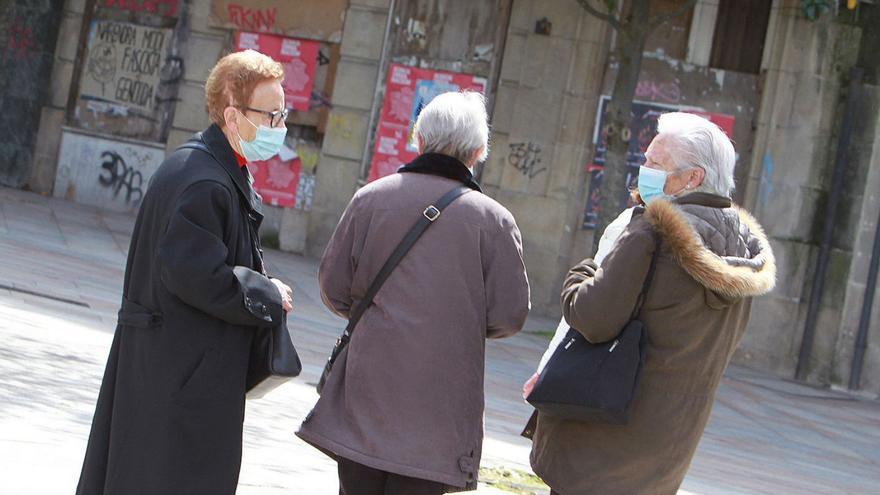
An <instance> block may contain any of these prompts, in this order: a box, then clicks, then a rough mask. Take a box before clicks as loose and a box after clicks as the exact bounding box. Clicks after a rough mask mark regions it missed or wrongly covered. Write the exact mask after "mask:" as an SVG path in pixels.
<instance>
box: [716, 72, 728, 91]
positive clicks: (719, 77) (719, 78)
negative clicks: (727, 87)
mask: <svg viewBox="0 0 880 495" xmlns="http://www.w3.org/2000/svg"><path fill="white" fill-rule="evenodd" d="M725 74H726V72H724V71H723V70H716V71H715V82H716V83H717V84H718V89H724V75H725Z"/></svg>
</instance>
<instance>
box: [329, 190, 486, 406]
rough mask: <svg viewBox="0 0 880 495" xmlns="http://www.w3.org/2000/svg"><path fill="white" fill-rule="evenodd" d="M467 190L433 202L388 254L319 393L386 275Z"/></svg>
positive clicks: (350, 322)
mask: <svg viewBox="0 0 880 495" xmlns="http://www.w3.org/2000/svg"><path fill="white" fill-rule="evenodd" d="M470 190H471V188H469V187H465V186H460V187H456V188H455V189H453V190H451V191H449V192H448V193H446V194H444V195H443V196H442V197H441V198H440V199H438V200H437V202H436V203H434V204H433V205H429V206H428V207H427V208H425V210H424V211H423V212H422V215H421V216H420V217H419V219H418V220H416V223H415V224H414V225H413V226H412V227H411V228H410V229H409V232H407V233H406V235H405V236H404V237H403V240H402V241H400V244H398V245H397V248H396V249H395V250H394V252H393V253H391V256H389V257H388V260H387V261H385V264H384V265H382V269H380V270H379V273H378V274H377V275H376V278H375V279H373V282H372V283H371V284H370V287H369V288H368V289H367V293H366V294H365V295H364V298H363V299H361V301H360V302H359V303H358V304H357V305H356V306H355V307H354V308H353V309H352V311H351V314H350V315H349V319H348V325H346V327H345V330H344V331H343V332H342V335H341V336H340V337H339V338H338V339H336V345H334V346H333V350H332V351H331V352H330V357H329V358H327V364H326V365H324V372H323V373H321V379H320V380H319V381H318V386H317V389H318V393H319V394H320V393H321V390H322V389H323V388H324V383H326V382H327V377H328V376H330V370H331V369H332V368H333V363H335V362H336V359H337V358H338V357H339V355H340V354H342V352H343V351H344V350H345V349H346V347H347V346H348V343H349V342H350V341H351V334H352V332H354V328H355V326H357V324H358V321H360V319H361V316H363V315H364V311H366V310H367V308H368V307H369V306H370V304H372V303H373V298H374V297H376V293H378V292H379V289H381V288H382V284H384V283H385V280H387V279H388V276H389V275H391V272H393V271H394V268H395V267H397V264H398V263H400V260H402V259H403V257H404V256H406V253H407V252H409V250H410V248H412V247H413V245H414V244H415V243H416V241H417V240H419V237H421V236H422V234H424V233H425V231H426V230H428V227H430V226H431V225H432V224H433V223H434V221H435V220H437V218H438V217H439V216H440V212H442V211H443V209H444V208H446V207H447V206H449V204H450V203H452V202H453V201H455V200H456V199H458V198H459V197H460V196H461V195H462V194H464V193H466V192H468V191H470Z"/></svg>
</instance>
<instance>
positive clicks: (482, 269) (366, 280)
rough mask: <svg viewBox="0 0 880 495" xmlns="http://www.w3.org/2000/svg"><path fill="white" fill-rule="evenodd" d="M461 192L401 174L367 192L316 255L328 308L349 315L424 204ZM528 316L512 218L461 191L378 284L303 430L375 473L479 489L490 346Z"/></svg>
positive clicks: (434, 179)
mask: <svg viewBox="0 0 880 495" xmlns="http://www.w3.org/2000/svg"><path fill="white" fill-rule="evenodd" d="M420 160H421V161H423V160H432V161H434V162H449V161H450V160H451V162H450V163H449V166H451V167H458V168H459V169H461V170H462V171H463V173H465V174H466V175H467V177H470V172H467V169H466V168H465V167H464V165H461V164H460V163H459V162H457V161H455V160H452V159H451V158H448V157H443V156H442V155H427V156H426V155H423V156H422V158H421V159H420ZM453 162H454V163H453ZM457 186H461V182H458V181H456V180H451V179H449V178H444V177H438V176H436V175H425V174H421V173H397V174H393V175H391V176H388V177H385V178H383V179H379V180H377V181H375V182H373V183H371V184H369V185H367V186H365V187H364V188H362V189H361V190H359V191H358V192H357V193H356V194H355V196H354V198H353V199H352V200H351V203H350V204H349V205H348V208H347V209H346V211H345V213H344V214H343V217H342V219H341V220H340V222H339V225H338V226H337V227H336V231H335V232H334V234H333V237H332V238H331V240H330V243H329V245H328V246H327V250H326V252H325V253H324V257H323V259H322V260H321V266H320V270H319V273H318V279H319V284H320V287H321V293H322V296H323V299H324V303H325V304H326V305H327V306H328V307H329V308H330V309H331V310H333V311H334V312H335V313H337V314H339V315H340V316H342V317H345V318H347V317H348V314H349V310H350V309H351V308H352V306H353V305H354V304H356V303H357V302H358V301H359V300H360V299H361V298H362V297H363V295H364V294H365V293H366V291H367V287H368V286H369V284H370V282H371V281H372V280H373V278H374V277H375V276H376V274H377V273H378V272H379V269H380V268H381V266H382V265H383V263H384V262H385V260H386V259H387V258H388V256H389V255H390V254H391V252H392V251H393V250H394V249H395V248H396V247H397V245H398V243H399V242H400V240H401V239H402V238H403V236H404V234H405V233H406V232H407V231H408V230H409V229H410V227H411V226H412V225H413V223H414V222H415V221H416V219H417V218H418V217H419V216H420V215H422V212H423V211H424V209H425V207H426V206H428V205H429V204H430V203H431V202H433V201H436V200H437V199H438V198H440V197H441V196H443V195H444V194H445V193H446V192H448V191H450V190H451V189H453V188H455V187H457ZM528 310H529V286H528V281H527V279H526V272H525V267H524V265H523V261H522V247H521V240H520V233H519V230H518V229H517V226H516V223H515V222H514V219H513V216H512V215H511V214H510V213H509V212H508V211H507V210H506V209H505V208H504V207H502V206H501V205H500V204H498V203H497V202H495V201H494V200H492V199H491V198H489V197H488V196H485V195H484V194H482V193H480V192H479V191H476V190H474V191H469V192H467V193H465V194H464V195H463V196H461V197H460V198H458V199H457V200H456V201H455V202H453V203H452V204H451V205H449V206H448V207H447V208H446V209H445V210H444V211H443V213H442V214H441V215H440V217H439V218H438V219H437V220H436V221H435V222H434V223H433V224H432V225H431V227H430V228H429V229H428V230H427V232H425V234H424V235H423V236H422V237H421V238H420V239H419V240H418V241H417V242H416V244H415V246H414V247H413V248H412V250H411V251H410V252H409V253H408V254H407V255H406V257H405V258H404V259H403V260H402V261H401V262H400V264H399V265H398V266H397V268H396V269H395V270H394V272H393V273H392V274H391V276H390V277H389V278H388V280H387V281H386V282H385V285H383V286H382V289H381V290H380V291H379V293H378V294H377V295H376V297H375V299H374V302H373V305H371V306H370V307H369V308H368V309H367V310H366V312H365V313H364V316H363V318H362V319H361V320H360V323H359V324H358V326H357V327H356V328H355V330H354V333H353V337H352V340H351V343H350V345H349V346H348V348H347V350H346V351H344V352H343V353H342V354H341V355H340V357H339V359H338V360H337V361H336V364H335V365H334V368H333V370H332V372H331V374H330V376H329V379H328V380H327V382H326V384H325V386H324V389H323V392H322V394H321V398H320V400H319V401H318V403H317V404H316V405H315V408H314V409H313V411H312V413H311V414H310V415H309V416H307V418H306V420H305V421H304V422H303V425H302V427H301V429H300V430H299V432H298V433H297V434H298V435H299V436H300V437H301V438H303V439H304V440H306V441H307V442H309V443H311V444H313V445H315V446H317V447H319V448H321V449H322V450H325V451H329V452H331V453H333V454H336V455H339V456H341V457H344V458H347V459H350V460H353V461H355V462H358V463H361V464H364V465H367V466H370V467H372V468H375V469H380V470H383V471H388V472H392V473H397V474H401V475H404V476H410V477H414V478H421V479H426V480H432V481H436V482H440V483H444V484H446V485H448V486H450V487H457V488H459V489H462V488H465V487H466V486H467V487H475V485H476V479H477V472H478V468H479V462H480V453H481V448H482V440H483V423H482V420H483V372H484V371H483V370H484V358H485V339H486V338H487V337H489V338H497V337H506V336H509V335H512V334H514V333H515V332H517V331H518V330H519V329H520V328H521V327H522V325H523V324H524V322H525V318H526V315H527V313H528Z"/></svg>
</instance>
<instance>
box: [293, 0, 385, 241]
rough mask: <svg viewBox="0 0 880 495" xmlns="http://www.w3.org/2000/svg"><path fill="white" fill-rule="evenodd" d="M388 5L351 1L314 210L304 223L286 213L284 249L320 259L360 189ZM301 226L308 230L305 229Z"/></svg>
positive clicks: (378, 1)
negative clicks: (357, 190) (362, 159)
mask: <svg viewBox="0 0 880 495" xmlns="http://www.w3.org/2000/svg"><path fill="white" fill-rule="evenodd" d="M389 4H390V0H352V2H351V6H350V7H349V9H348V11H347V12H346V15H345V26H344V28H343V33H342V45H341V47H340V53H341V57H340V60H339V65H338V66H337V73H336V80H335V82H334V88H333V101H332V105H333V107H332V110H331V111H330V116H329V118H328V122H327V129H326V133H325V134H324V143H323V147H322V149H321V157H320V160H319V162H318V166H317V169H316V176H315V194H314V201H313V203H312V211H311V212H310V213H309V214H308V218H307V221H306V220H304V219H303V218H301V217H302V216H303V214H302V213H301V212H295V211H293V210H291V209H287V210H285V212H284V218H283V219H282V225H285V226H287V225H289V226H291V229H290V230H288V229H287V228H282V234H281V244H282V246H285V248H287V247H291V249H292V250H294V251H296V250H297V249H293V248H292V246H300V247H302V246H305V251H306V252H307V253H308V254H310V255H313V256H320V254H321V253H322V252H323V251H324V247H325V246H326V245H327V242H328V241H329V240H330V235H332V233H333V229H334V228H335V227H336V223H337V222H338V221H339V217H340V216H342V211H343V210H344V209H345V206H346V205H347V204H348V201H349V200H350V199H351V196H352V195H353V194H354V192H355V190H356V189H357V187H358V179H359V174H360V166H361V157H362V154H363V150H364V143H365V142H366V140H367V139H368V133H369V127H370V108H371V106H372V103H373V96H374V95H373V93H374V90H375V87H376V76H377V74H378V72H379V59H380V56H381V53H382V47H383V40H384V36H385V25H386V20H387V18H388V10H389ZM288 217H291V218H288ZM293 217H296V218H293ZM303 224H307V229H302V228H301V227H302V225H303ZM293 226H297V227H296V228H294V227H293ZM303 236H307V237H303Z"/></svg>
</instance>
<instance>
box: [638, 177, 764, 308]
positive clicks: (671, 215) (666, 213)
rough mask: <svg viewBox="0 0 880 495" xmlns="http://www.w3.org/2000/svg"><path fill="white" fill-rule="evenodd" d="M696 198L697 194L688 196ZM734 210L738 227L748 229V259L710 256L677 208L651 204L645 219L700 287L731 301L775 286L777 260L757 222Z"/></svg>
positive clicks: (669, 205)
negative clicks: (739, 225)
mask: <svg viewBox="0 0 880 495" xmlns="http://www.w3.org/2000/svg"><path fill="white" fill-rule="evenodd" d="M696 194H699V193H695V194H691V195H689V196H695V195H696ZM706 196H712V195H706ZM714 197H715V198H719V196H714ZM685 198H686V197H685ZM680 199H684V198H680ZM692 199H695V198H692ZM703 199H706V198H703ZM724 199H726V198H724ZM713 201H714V200H713ZM727 201H728V203H729V202H730V200H729V199H728V200H727ZM676 203H679V202H678V201H676ZM719 203H720V201H719ZM687 204H695V203H687ZM733 208H734V209H735V211H736V214H737V215H738V216H739V221H740V223H742V224H743V225H745V226H746V227H747V230H746V232H747V233H746V235H747V236H748V237H749V239H747V240H746V243H747V244H748V245H749V246H750V248H749V251H750V253H749V255H748V257H742V258H741V257H732V256H719V255H718V254H716V253H714V252H712V251H711V250H710V249H709V248H707V247H706V245H705V244H704V243H703V240H702V238H701V237H700V236H699V234H697V232H696V231H695V230H694V227H693V226H692V225H691V224H690V222H688V220H687V218H686V216H685V214H684V213H683V212H682V210H681V207H680V206H679V205H678V204H674V203H671V202H669V201H665V200H657V201H653V202H651V204H650V205H648V207H647V211H646V212H645V214H644V216H645V218H646V220H647V221H648V222H649V223H650V224H651V226H652V227H653V229H654V230H655V231H656V232H657V233H658V234H659V235H660V237H661V239H662V241H663V245H664V246H665V247H666V249H667V250H668V251H669V253H670V255H671V256H672V258H673V259H674V260H675V261H676V262H677V263H678V265H680V266H681V267H682V268H683V269H684V270H685V271H686V272H687V273H688V274H689V275H690V276H691V277H693V278H694V280H696V281H697V282H699V283H700V285H702V286H703V287H706V288H707V289H709V290H711V291H713V292H716V293H718V294H720V295H723V296H726V297H727V298H730V299H739V298H743V297H753V296H759V295H762V294H766V293H767V292H770V291H771V290H773V287H774V286H775V285H776V259H775V257H774V256H773V250H772V249H771V247H770V242H769V241H768V239H767V235H766V234H765V233H764V230H763V229H762V228H761V226H760V225H759V224H758V222H757V220H755V219H754V218H753V217H752V216H751V215H749V214H748V213H747V212H746V211H745V210H742V209H741V208H738V207H735V206H734V207H733Z"/></svg>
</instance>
